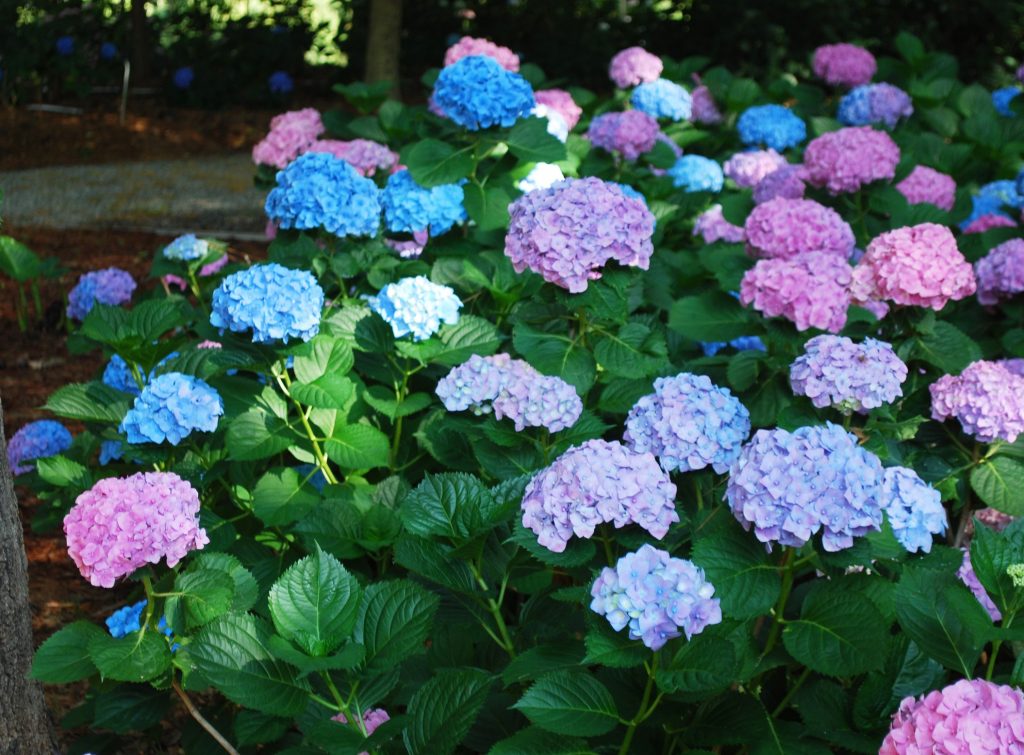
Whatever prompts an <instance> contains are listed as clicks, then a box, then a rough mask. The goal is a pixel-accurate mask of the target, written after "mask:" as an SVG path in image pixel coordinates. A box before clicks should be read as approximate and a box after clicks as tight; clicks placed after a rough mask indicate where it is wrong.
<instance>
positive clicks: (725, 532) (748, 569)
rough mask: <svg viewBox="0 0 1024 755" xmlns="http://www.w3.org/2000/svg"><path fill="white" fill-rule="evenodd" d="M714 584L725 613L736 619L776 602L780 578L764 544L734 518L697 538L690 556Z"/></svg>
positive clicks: (752, 616)
mask: <svg viewBox="0 0 1024 755" xmlns="http://www.w3.org/2000/svg"><path fill="white" fill-rule="evenodd" d="M691 558H692V559H693V562H694V563H695V564H697V565H698V566H699V567H701V568H702V569H704V572H705V573H706V575H707V578H708V581H709V582H711V584H713V585H714V586H715V597H716V598H719V599H720V600H721V602H722V613H724V614H725V615H726V616H730V617H732V618H735V619H750V618H754V617H756V616H761V615H762V614H765V613H767V612H768V610H769V609H770V608H771V607H772V606H773V605H775V601H777V600H778V598H779V591H780V590H781V578H780V576H779V572H778V570H777V569H776V568H775V565H774V564H772V562H771V561H770V560H769V557H768V554H767V553H765V550H764V547H763V546H762V545H761V544H760V543H758V542H757V540H756V539H755V538H753V537H752V536H751V535H750V533H748V532H745V531H744V530H743V528H742V527H740V526H739V525H738V524H737V523H736V522H734V521H731V520H729V521H726V522H723V524H722V525H720V526H718V527H716V528H714V529H713V530H711V531H710V532H709V533H707V535H705V536H702V537H698V539H697V541H696V543H695V544H694V546H693V553H692V555H691Z"/></svg>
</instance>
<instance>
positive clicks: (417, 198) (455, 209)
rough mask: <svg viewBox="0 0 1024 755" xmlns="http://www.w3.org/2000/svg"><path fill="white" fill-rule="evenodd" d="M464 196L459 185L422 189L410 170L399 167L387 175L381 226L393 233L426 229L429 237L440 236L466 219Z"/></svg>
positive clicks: (383, 194) (382, 197)
mask: <svg viewBox="0 0 1024 755" xmlns="http://www.w3.org/2000/svg"><path fill="white" fill-rule="evenodd" d="M464 198H465V194H464V193H463V191H462V187H461V186H459V185H458V184H442V185H441V186H433V187H431V188H429V189H424V188H423V187H422V186H420V185H419V184H418V183H416V182H415V181H414V180H413V178H412V174H410V173H409V171H407V170H400V171H398V172H397V173H393V174H392V175H391V176H390V177H389V178H388V182H387V185H386V186H385V187H384V191H383V192H382V193H381V198H380V203H381V205H382V206H383V208H384V225H385V227H386V228H387V229H388V230H389V231H391V232H393V233H416V232H419V231H429V234H430V235H431V236H440V235H442V234H444V233H448V231H450V230H451V228H452V226H453V225H455V224H456V223H462V222H465V220H466V208H465V207H464V206H463V204H462V201H463V199H464Z"/></svg>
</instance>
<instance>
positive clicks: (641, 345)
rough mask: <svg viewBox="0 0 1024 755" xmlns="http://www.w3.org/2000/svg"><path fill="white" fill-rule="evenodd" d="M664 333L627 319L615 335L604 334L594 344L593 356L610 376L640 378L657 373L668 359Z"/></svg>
mask: <svg viewBox="0 0 1024 755" xmlns="http://www.w3.org/2000/svg"><path fill="white" fill-rule="evenodd" d="M667 353H668V349H667V347H666V345H665V338H664V336H663V335H662V334H661V333H659V332H656V331H652V330H651V329H650V328H649V327H647V326H646V325H644V324H642V323H639V322H628V323H626V324H625V325H623V326H622V327H621V328H619V332H618V333H616V334H612V333H607V332H606V333H604V334H603V335H601V336H600V337H599V338H598V339H597V341H596V342H595V344H594V358H595V359H597V361H598V363H599V364H600V365H601V366H602V367H603V368H604V369H606V370H607V371H608V372H610V373H611V374H612V375H616V376H618V377H624V378H644V377H650V376H652V375H657V374H658V373H659V372H661V371H662V370H664V369H665V368H666V367H667V366H668V364H669V362H668V357H667Z"/></svg>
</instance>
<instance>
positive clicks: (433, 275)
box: [9, 34, 1024, 755]
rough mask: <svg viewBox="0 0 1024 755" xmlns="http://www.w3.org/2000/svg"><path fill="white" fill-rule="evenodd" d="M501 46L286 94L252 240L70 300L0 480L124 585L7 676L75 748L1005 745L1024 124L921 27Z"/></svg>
mask: <svg viewBox="0 0 1024 755" xmlns="http://www.w3.org/2000/svg"><path fill="white" fill-rule="evenodd" d="M497 42H500V40H497V41H495V42H491V41H488V40H480V39H474V38H469V37H466V38H463V39H461V40H458V41H457V42H456V43H455V44H454V45H453V46H452V47H451V48H450V49H449V50H448V53H447V54H446V55H445V56H444V60H443V62H444V63H445V66H444V67H443V68H442V69H441V70H439V71H437V72H432V73H431V74H429V75H428V76H427V77H426V78H425V79H424V80H425V81H427V82H430V85H431V86H432V87H433V91H432V98H430V99H429V103H428V104H427V105H404V104H401V103H398V102H396V101H393V100H389V99H387V95H386V91H387V90H386V88H375V87H374V86H370V85H367V86H362V85H346V86H344V87H340V88H339V90H338V91H339V92H342V93H343V94H344V96H345V97H346V99H347V100H348V103H347V107H346V108H344V109H342V110H338V111H335V112H331V113H320V112H318V111H316V110H313V109H305V110H297V111H293V112H291V113H285V114H283V115H281V116H279V117H278V118H275V119H274V121H273V122H272V123H271V128H270V133H269V134H268V136H267V138H266V139H265V140H263V142H261V144H260V145H258V146H257V148H256V150H254V161H255V162H256V163H257V165H258V167H257V177H258V179H259V182H260V183H261V184H262V185H265V186H266V188H267V190H268V198H267V202H266V210H267V214H268V218H269V220H271V221H272V222H273V225H274V227H275V229H276V236H275V237H274V238H273V240H272V241H271V242H270V243H269V245H268V249H267V254H266V259H254V260H249V259H245V260H243V259H241V257H240V255H237V254H234V253H233V252H232V250H231V249H230V248H229V247H228V245H226V244H223V243H221V242H218V241H216V240H215V239H195V238H189V237H183V238H181V239H178V240H176V241H175V242H173V243H172V244H171V245H169V246H167V247H165V248H164V249H160V250H155V254H154V255H153V258H152V260H153V264H152V271H151V275H150V277H149V278H148V279H145V280H143V281H142V282H140V283H138V285H137V287H136V282H135V281H134V280H132V279H131V278H130V276H129V277H127V278H126V277H125V276H126V275H127V274H123V273H121V272H120V271H92V272H87V273H86V276H85V277H84V278H83V283H81V284H79V288H77V289H76V292H75V293H74V294H73V295H69V304H70V305H71V312H70V313H69V314H70V316H71V322H70V325H69V328H70V336H69V346H70V347H72V348H73V350H74V353H83V352H85V351H88V350H95V351H99V352H101V353H102V360H101V362H102V364H103V365H104V367H105V369H103V370H101V371H99V372H98V373H97V374H96V375H95V376H94V379H93V380H91V381H89V382H85V383H81V384H74V385H68V386H65V387H63V388H61V389H60V390H58V391H57V392H56V393H55V394H53V395H52V396H51V397H50V398H49V400H48V401H47V403H46V405H45V407H44V409H45V410H46V411H47V412H48V414H49V415H50V416H51V417H53V419H50V420H44V421H43V423H44V424H41V425H40V424H29V425H26V426H25V427H24V428H12V429H16V430H18V432H17V433H12V434H11V443H10V448H9V460H10V462H11V466H12V468H13V470H14V472H15V474H16V481H17V483H18V484H19V486H20V488H21V489H23V490H25V491H28V492H31V493H34V494H35V495H37V496H38V497H39V498H40V499H41V500H42V501H44V503H45V506H44V507H43V513H42V514H41V516H40V520H39V521H38V522H37V523H36V524H37V526H40V527H46V526H51V527H54V526H56V527H59V526H61V524H63V529H64V532H65V533H66V536H67V544H68V552H69V555H70V557H71V559H72V561H73V562H74V563H75V564H76V566H77V567H78V569H79V571H80V572H81V574H82V577H83V579H85V580H88V581H89V582H90V583H91V584H92V585H94V586H95V589H96V590H112V589H113V590H115V592H110V593H107V594H100V593H97V596H98V598H99V599H98V600H97V601H96V602H95V604H96V605H110V606H111V608H110V612H111V616H110V618H109V620H108V621H107V622H106V624H105V625H104V623H103V621H102V619H103V618H104V617H89V618H90V620H88V621H87V620H81V621H75V622H73V623H71V624H69V625H67V626H65V627H63V628H62V629H60V630H59V631H58V632H56V633H55V634H54V635H53V636H52V637H50V638H49V639H48V640H46V641H45V642H44V643H43V644H42V646H41V647H40V648H39V651H38V653H37V657H36V660H35V664H34V666H33V675H34V677H35V678H37V679H39V680H41V681H43V682H46V683H51V684H70V683H77V682H81V681H85V680H88V685H81V686H75V687H73V688H72V689H74V690H76V691H77V690H87V691H85V692H84V697H83V699H82V701H81V705H80V707H78V708H77V709H76V710H75V711H73V712H72V713H71V714H70V715H69V716H68V717H67V719H65V720H66V722H67V723H68V724H69V725H74V726H76V727H77V726H88V727H90V728H91V729H92V732H91V733H90V735H89V738H87V739H86V740H84V741H83V743H81V745H80V746H79V750H81V751H84V750H85V749H87V748H88V749H90V750H91V751H96V752H99V751H105V752H117V751H125V748H126V747H130V746H127V745H125V744H124V742H123V740H121V739H119V738H120V737H121V736H122V735H123V734H125V733H126V732H128V731H130V730H133V729H142V730H148V731H149V732H150V735H151V736H152V737H154V738H159V737H160V736H161V732H163V731H165V729H163V728H161V725H160V722H161V720H162V719H163V717H164V716H165V715H167V713H168V706H169V705H170V704H172V703H173V704H175V705H177V704H179V703H180V704H181V705H183V706H184V707H183V709H182V710H183V711H188V713H189V715H190V716H192V717H193V719H194V720H193V721H190V722H189V723H188V724H187V725H186V726H184V727H183V730H182V734H181V738H182V741H183V743H184V747H185V748H186V750H187V751H189V752H192V751H195V752H209V751H215V749H214V748H216V747H217V745H218V742H219V743H220V744H221V746H222V748H223V749H227V748H233V751H238V752H293V753H348V754H351V755H355V754H356V753H375V754H382V753H401V752H406V753H409V754H410V755H419V754H423V755H449V754H452V753H490V754H491V755H510V754H511V755H527V754H529V753H570V752H571V753H584V752H594V753H618V754H619V755H626V753H663V752H664V753H668V752H673V753H706V752H717V753H729V754H732V753H745V752H749V753H760V752H772V753H813V754H814V755H817V753H826V752H865V753H868V752H879V751H881V752H885V753H903V752H906V753H924V752H936V753H938V752H950V753H953V752H956V753H960V752H963V753H967V752H986V753H1005V754H1006V755H1010V754H1011V753H1016V752H1019V751H1020V750H1021V747H1022V744H1021V738H1022V732H1024V728H1022V726H1024V724H1022V723H1021V715H1022V714H1021V710H1022V703H1021V700H1022V698H1021V693H1020V689H1019V687H1020V685H1021V683H1022V681H1024V675H1022V672H1021V668H1024V662H1022V661H1021V660H1020V658H1019V654H1020V652H1021V648H1022V647H1024V644H1022V643H1024V632H1022V629H1021V626H1019V625H1020V624H1021V621H1020V614H1021V611H1022V610H1024V524H1021V522H1020V520H1019V519H1016V517H1018V516H1020V515H1021V514H1024V502H1022V499H1021V492H1020V491H1021V490H1024V448H1022V446H1021V445H1020V444H1021V443H1022V441H1020V440H1019V436H1020V435H1021V434H1022V433H1024V382H1022V381H1024V377H1022V376H1021V375H1022V372H1024V370H1022V369H1021V364H1022V362H1021V360H1022V359H1024V326H1022V323H1024V309H1022V304H1024V303H1022V301H1021V299H1020V297H1019V296H1018V294H1019V293H1021V292H1022V289H1024V278H1022V276H1021V275H1020V274H1019V273H1020V270H1019V268H1020V260H1019V259H1018V257H1020V254H1021V250H1020V248H1019V242H1020V239H1019V236H1020V230H1019V226H1018V225H1017V222H1016V220H1017V218H1018V217H1019V213H1020V209H1021V205H1022V204H1024V200H1022V198H1021V196H1020V194H1019V193H1018V192H1017V187H1016V184H1015V181H1014V179H1015V177H1016V176H1017V175H1018V173H1019V172H1020V168H1021V156H1020V154H1019V146H1020V144H1021V143H1024V119H1022V118H1021V117H1020V116H1017V115H1015V114H1014V113H1015V112H1016V111H1015V109H1014V108H1012V107H1011V108H1010V110H1009V113H1010V114H1009V115H1008V116H1002V115H999V113H998V112H997V110H996V106H995V105H993V101H992V98H991V96H990V92H989V91H988V90H987V89H985V88H984V87H982V86H980V85H978V84H969V85H968V84H964V83H962V82H960V81H958V80H957V79H956V65H955V61H954V60H952V58H950V57H949V56H946V55H943V54H941V53H936V52H930V51H927V50H924V49H922V47H921V44H920V42H918V41H917V40H916V39H914V38H912V37H910V36H908V35H906V34H901V35H899V36H898V37H897V38H896V40H894V46H893V49H896V50H898V51H899V52H900V58H899V59H891V58H887V57H879V58H877V59H876V57H875V56H874V54H873V53H872V52H870V51H868V50H866V49H864V48H862V47H858V46H855V45H850V44H841V45H828V46H824V47H822V48H821V49H820V50H819V51H818V52H817V53H816V54H815V56H814V58H813V60H810V61H798V62H796V63H795V65H794V66H793V68H792V70H793V71H796V72H797V73H798V74H800V75H792V76H791V75H787V76H785V77H781V78H778V79H776V80H773V81H763V82H757V81H754V80H752V79H742V78H737V77H735V76H733V75H732V74H731V73H729V71H728V70H727V67H723V66H721V65H715V64H713V63H710V62H708V61H706V60H705V59H702V58H690V59H687V60H683V61H678V60H670V59H667V58H666V59H662V58H659V57H658V56H656V55H653V54H651V53H650V52H648V51H646V50H643V49H642V48H638V47H633V48H628V49H626V50H624V51H623V52H621V53H619V54H618V55H617V56H615V58H614V59H613V60H612V61H597V62H595V69H600V70H604V69H605V67H606V66H607V70H608V71H609V75H610V77H611V80H612V81H611V84H614V86H615V87H616V90H615V91H614V92H613V93H611V94H610V95H609V96H607V97H606V96H599V95H597V94H594V93H591V92H586V91H585V90H582V89H579V88H577V87H573V86H571V82H565V81H564V80H563V79H562V78H560V77H559V72H557V71H552V72H548V73H550V74H551V76H552V78H551V79H550V80H549V79H548V78H547V75H546V74H545V72H543V71H541V70H540V69H539V68H537V66H535V65H533V64H532V63H530V61H528V60H525V59H524V60H522V61H520V60H519V58H518V56H517V55H516V53H515V52H514V51H513V50H511V49H509V48H506V47H503V46H501V45H500V44H498V43H497ZM438 62H439V63H441V62H442V61H441V60H439V61H438ZM801 66H802V69H801ZM801 70H802V74H801V73H800V71H801ZM517 71H518V72H521V74H522V75H520V73H517ZM876 72H880V73H881V74H882V77H884V79H885V80H886V83H882V82H872V79H873V78H874V77H875V74H876ZM1010 80H1011V79H1010V75H1009V73H1006V75H1005V80H1003V81H1000V82H994V83H1001V84H1008V83H1009V82H1010ZM549 81H550V83H549ZM551 83H558V84H559V85H560V86H564V87H565V88H563V89H554V88H552V87H551ZM865 87H866V88H865ZM610 88H611V86H610V85H609V89H610ZM429 94H431V93H430V92H426V91H425V92H423V97H422V98H414V99H415V100H416V101H421V100H428V97H427V95H429ZM553 113H554V114H557V117H554V116H552V114H553ZM552 123H554V124H555V125H556V126H557V127H558V128H555V129H553V130H555V131H557V132H558V136H555V135H553V134H552V133H550V131H549V129H550V128H551V126H552ZM563 126H564V128H563ZM566 132H568V133H566ZM561 137H565V138H564V140H563V139H562V138H561ZM968 231H970V232H968ZM83 272H84V271H83ZM108 365H109V367H108ZM976 515H977V516H976ZM90 589H91V588H90ZM97 618H98V619H99V622H96V621H95V619H97ZM182 715H184V713H182ZM179 720H181V719H180V718H176V719H175V721H179ZM213 732H216V738H219V739H216V738H215V735H214V734H213ZM225 744H226V747H223V745H225ZM228 751H232V750H228Z"/></svg>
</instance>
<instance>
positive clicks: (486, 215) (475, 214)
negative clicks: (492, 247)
mask: <svg viewBox="0 0 1024 755" xmlns="http://www.w3.org/2000/svg"><path fill="white" fill-rule="evenodd" d="M463 192H464V193H465V201H464V204H465V205H466V214H467V215H469V217H470V218H472V219H473V221H474V222H475V223H476V224H477V226H478V227H479V228H480V230H481V231H494V230H497V229H499V228H504V227H505V226H507V225H508V218H509V216H508V206H509V204H511V202H512V195H511V194H509V192H508V191H506V190H505V189H504V188H502V187H501V186H490V187H488V188H486V189H485V188H484V187H483V186H481V185H480V184H475V183H469V184H466V185H465V186H464V187H463Z"/></svg>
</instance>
